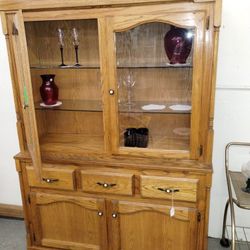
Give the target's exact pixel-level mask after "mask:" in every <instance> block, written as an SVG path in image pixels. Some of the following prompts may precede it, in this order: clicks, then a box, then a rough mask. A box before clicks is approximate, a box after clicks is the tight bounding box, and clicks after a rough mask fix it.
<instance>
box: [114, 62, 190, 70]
mask: <svg viewBox="0 0 250 250" xmlns="http://www.w3.org/2000/svg"><path fill="white" fill-rule="evenodd" d="M117 68H118V69H133V68H134V69H147V68H151V69H153V68H156V69H157V68H160V69H161V68H175V69H176V68H193V66H192V64H191V63H185V64H170V63H165V64H158V65H157V64H144V65H143V64H138V65H117Z"/></svg>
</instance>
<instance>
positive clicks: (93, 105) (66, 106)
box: [35, 100, 103, 112]
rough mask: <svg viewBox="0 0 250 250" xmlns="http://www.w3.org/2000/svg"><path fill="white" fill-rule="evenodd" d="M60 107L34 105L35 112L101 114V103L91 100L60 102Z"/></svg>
mask: <svg viewBox="0 0 250 250" xmlns="http://www.w3.org/2000/svg"><path fill="white" fill-rule="evenodd" d="M61 102H62V105H61V106H58V107H46V108H45V107H42V106H40V102H38V103H36V104H35V108H36V109H37V110H61V111H85V112H102V111H103V109H102V102H101V101H97V100H96V101H93V100H87V101H85V100H61Z"/></svg>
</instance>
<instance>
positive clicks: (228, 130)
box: [0, 0, 250, 237]
mask: <svg viewBox="0 0 250 250" xmlns="http://www.w3.org/2000/svg"><path fill="white" fill-rule="evenodd" d="M249 10H250V2H249V1H246V0H238V1H237V4H236V3H235V0H224V4H223V25H222V28H221V36H220V48H219V66H218V79H217V92H216V106H215V141H214V154H213V165H214V175H213V187H212V193H211V210H210V224H209V235H210V236H214V237H220V234H221V224H222V217H223V209H224V203H225V200H226V198H227V189H226V182H225V174H224V147H225V145H226V143H227V142H229V141H233V140H235V141H241V140H242V141H250V74H249V72H250V62H249V60H250V49H249V44H250V15H249ZM0 55H1V56H0V83H1V84H0V86H1V87H0V90H1V92H0V93H1V98H0V115H1V117H2V124H1V129H0V159H1V160H0V162H1V164H0V203H10V204H21V201H20V193H19V187H18V184H17V183H18V182H17V173H16V171H15V167H14V161H13V159H12V156H13V155H14V154H15V153H16V152H18V143H17V135H16V128H15V112H14V105H13V97H12V91H11V83H10V77H9V68H8V66H7V65H8V61H7V53H6V46H5V41H4V37H3V35H2V32H1V31H0ZM249 158H250V157H249ZM238 214H239V216H238V225H239V224H241V225H246V224H248V226H250V219H249V218H250V217H249V214H248V217H245V216H244V213H243V212H242V210H241V211H240V213H238ZM246 218H247V220H246Z"/></svg>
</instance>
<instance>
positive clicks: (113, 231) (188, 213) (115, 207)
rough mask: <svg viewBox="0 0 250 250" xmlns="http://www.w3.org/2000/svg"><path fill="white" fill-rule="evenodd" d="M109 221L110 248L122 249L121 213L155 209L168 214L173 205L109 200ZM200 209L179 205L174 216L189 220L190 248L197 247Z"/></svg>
mask: <svg viewBox="0 0 250 250" xmlns="http://www.w3.org/2000/svg"><path fill="white" fill-rule="evenodd" d="M106 204H107V221H108V232H109V235H108V240H109V243H110V248H109V250H120V249H121V233H120V215H121V214H134V213H137V212H142V211H154V212H158V213H162V214H164V215H166V214H167V213H168V214H169V213H170V209H171V206H168V205H160V204H154V203H144V202H143V201H120V200H107V201H106ZM197 216H198V210H197V209H196V208H186V207H177V208H176V209H175V215H174V218H175V219H177V220H181V221H189V226H188V227H189V229H190V240H189V248H188V250H193V249H196V248H197V243H198V241H197V238H196V237H194V235H197V233H198V223H197Z"/></svg>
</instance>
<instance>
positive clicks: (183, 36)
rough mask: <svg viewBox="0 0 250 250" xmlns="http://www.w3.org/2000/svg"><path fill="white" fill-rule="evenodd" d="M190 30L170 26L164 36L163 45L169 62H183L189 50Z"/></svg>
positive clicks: (190, 44)
mask: <svg viewBox="0 0 250 250" xmlns="http://www.w3.org/2000/svg"><path fill="white" fill-rule="evenodd" d="M190 32H191V31H190V30H187V29H183V28H178V27H175V26H171V29H170V30H169V31H168V32H167V34H166V35H165V37H164V47H165V51H166V54H167V56H168V59H169V61H170V63H171V64H177V63H180V64H184V63H186V60H187V58H188V56H189V54H190V52H191V49H192V43H193V36H192V33H190Z"/></svg>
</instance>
